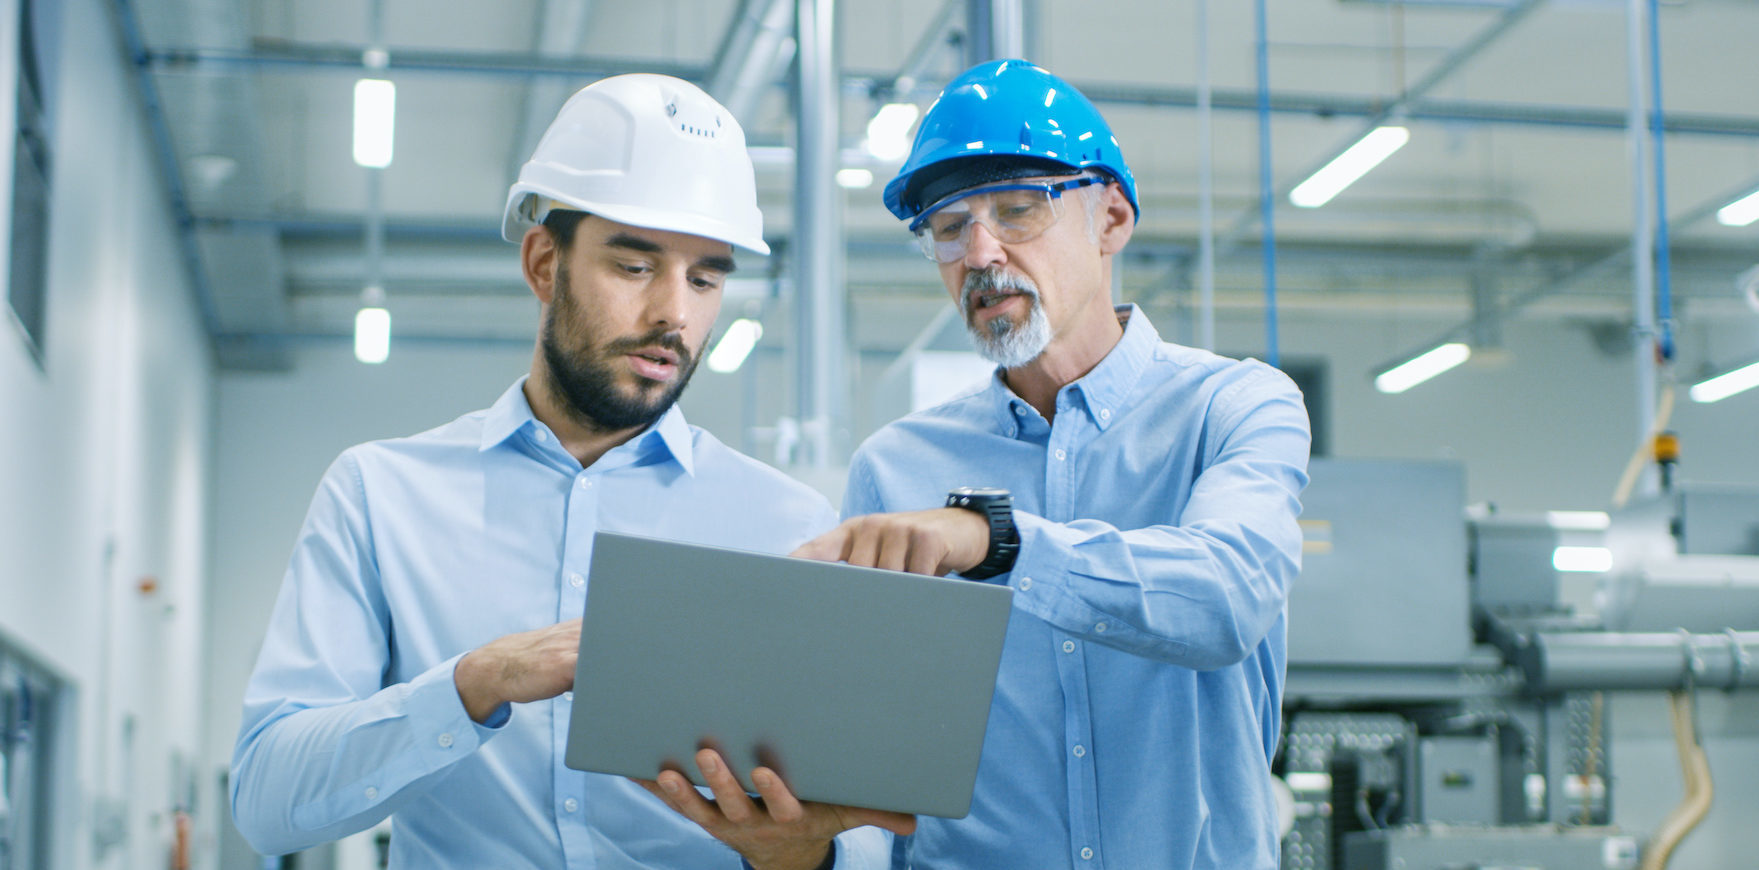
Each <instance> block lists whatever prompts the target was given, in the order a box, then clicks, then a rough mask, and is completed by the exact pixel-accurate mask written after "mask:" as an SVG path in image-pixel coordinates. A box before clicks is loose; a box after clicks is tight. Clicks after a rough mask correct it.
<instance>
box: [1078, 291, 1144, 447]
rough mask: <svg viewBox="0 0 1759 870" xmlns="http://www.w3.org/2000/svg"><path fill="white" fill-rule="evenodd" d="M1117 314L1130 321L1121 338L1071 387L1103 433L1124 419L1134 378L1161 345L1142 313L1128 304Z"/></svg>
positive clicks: (1118, 310)
mask: <svg viewBox="0 0 1759 870" xmlns="http://www.w3.org/2000/svg"><path fill="white" fill-rule="evenodd" d="M1116 310H1117V312H1118V314H1119V315H1120V316H1127V317H1128V318H1129V319H1128V320H1125V321H1124V337H1123V338H1120V339H1118V343H1117V344H1116V345H1115V346H1113V347H1112V349H1111V352H1110V353H1107V354H1106V355H1105V358H1104V359H1102V360H1100V361H1099V365H1096V366H1094V367H1093V371H1090V372H1088V373H1087V374H1086V375H1085V376H1083V377H1082V378H1081V380H1078V381H1076V382H1075V383H1074V384H1073V386H1074V387H1075V388H1076V389H1077V390H1078V391H1079V393H1080V395H1081V398H1082V400H1083V402H1084V403H1085V404H1086V406H1087V414H1088V416H1089V417H1091V418H1092V419H1093V424H1094V425H1095V426H1098V427H1099V428H1100V429H1102V430H1103V429H1106V428H1107V427H1109V426H1111V424H1112V421H1113V420H1116V419H1118V418H1119V417H1121V416H1123V411H1124V410H1125V403H1126V402H1127V401H1128V400H1129V398H1130V391H1131V390H1132V389H1134V388H1135V386H1136V380H1137V378H1139V377H1141V375H1142V370H1143V369H1145V368H1147V367H1148V363H1149V361H1150V360H1152V359H1153V358H1154V349H1155V347H1156V346H1158V345H1159V344H1160V333H1159V332H1158V331H1156V330H1155V328H1154V324H1152V323H1149V322H1148V316H1147V315H1145V314H1143V313H1142V309H1140V308H1137V307H1136V306H1135V305H1134V304H1131V305H1119V306H1117V309H1116Z"/></svg>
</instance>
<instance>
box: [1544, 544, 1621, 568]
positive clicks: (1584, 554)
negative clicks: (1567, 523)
mask: <svg viewBox="0 0 1759 870" xmlns="http://www.w3.org/2000/svg"><path fill="white" fill-rule="evenodd" d="M1551 567H1553V568H1556V569H1557V570H1559V571H1575V572H1580V573H1584V574H1605V573H1606V572H1608V571H1611V570H1612V551H1611V550H1608V549H1607V548H1605V547H1558V548H1557V549H1555V550H1552V551H1551Z"/></svg>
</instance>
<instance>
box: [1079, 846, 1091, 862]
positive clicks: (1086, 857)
mask: <svg viewBox="0 0 1759 870" xmlns="http://www.w3.org/2000/svg"><path fill="white" fill-rule="evenodd" d="M1081 860H1083V861H1092V860H1093V850H1092V849H1089V848H1087V847H1086V846H1082V847H1081Z"/></svg>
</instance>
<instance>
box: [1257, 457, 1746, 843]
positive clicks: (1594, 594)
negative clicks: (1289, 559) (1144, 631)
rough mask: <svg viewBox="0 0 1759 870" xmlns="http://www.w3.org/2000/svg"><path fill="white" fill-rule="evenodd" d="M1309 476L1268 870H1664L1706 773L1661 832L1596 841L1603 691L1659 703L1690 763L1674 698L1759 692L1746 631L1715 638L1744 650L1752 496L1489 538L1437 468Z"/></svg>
mask: <svg viewBox="0 0 1759 870" xmlns="http://www.w3.org/2000/svg"><path fill="white" fill-rule="evenodd" d="M1311 473H1312V482H1311V484H1310V485H1309V487H1308V489H1307V492H1306V494H1305V495H1304V497H1303V505H1304V507H1303V514H1302V527H1303V530H1304V533H1305V542H1304V551H1305V552H1304V556H1303V561H1304V565H1303V571H1302V575H1301V577H1300V579H1299V580H1298V581H1297V583H1296V584H1295V587H1294V588H1293V589H1292V590H1291V593H1290V598H1289V619H1290V622H1289V675H1288V683H1287V687H1286V691H1285V697H1284V708H1283V711H1284V717H1283V718H1284V737H1283V741H1282V743H1281V748H1280V750H1279V754H1278V757H1277V758H1276V760H1275V763H1274V765H1273V770H1274V772H1275V773H1276V775H1277V776H1278V777H1279V778H1280V780H1281V781H1282V783H1283V784H1285V785H1286V786H1287V790H1286V797H1287V800H1286V801H1285V806H1286V808H1287V810H1288V813H1287V816H1288V817H1287V819H1286V825H1287V827H1288V830H1287V833H1286V834H1285V836H1284V838H1283V855H1282V859H1283V865H1282V866H1283V867H1284V868H1286V870H1333V868H1350V870H1379V868H1395V867H1396V868H1402V870H1430V868H1436V870H1440V868H1446V870H1457V868H1478V867H1520V868H1533V870H1577V868H1583V870H1588V868H1591V870H1625V868H1630V870H1636V868H1638V867H1639V866H1642V867H1643V868H1645V870H1647V868H1651V867H1661V866H1665V864H1666V860H1667V853H1668V852H1671V850H1672V849H1673V847H1674V845H1676V844H1677V843H1678V842H1679V840H1680V838H1681V837H1683V836H1684V834H1685V833H1686V832H1687V831H1689V830H1690V828H1691V826H1692V825H1693V824H1695V823H1696V821H1697V817H1701V816H1702V815H1703V809H1705V808H1707V807H1703V806H1697V805H1698V804H1705V805H1707V803H1708V777H1707V773H1706V772H1704V771H1698V770H1694V769H1693V768H1692V767H1691V766H1689V767H1688V769H1687V770H1686V775H1685V780H1686V784H1687V789H1688V792H1689V795H1688V801H1687V804H1684V805H1682V808H1681V810H1679V811H1676V814H1675V815H1674V816H1670V817H1669V819H1668V820H1667V822H1666V823H1664V824H1663V825H1662V830H1657V831H1653V832H1636V831H1628V830H1622V829H1620V828H1619V827H1617V826H1616V825H1614V824H1613V819H1614V817H1613V807H1612V801H1611V789H1610V788H1609V787H1608V783H1609V782H1610V776H1611V771H1612V769H1613V768H1612V765H1613V764H1614V762H1615V759H1613V758H1612V756H1611V751H1610V747H1611V740H1610V723H1609V718H1610V717H1609V716H1608V714H1607V711H1606V709H1605V702H1604V696H1603V694H1602V693H1603V692H1608V691H1623V690H1654V691H1665V692H1669V693H1671V697H1672V698H1673V700H1674V710H1675V714H1676V719H1675V725H1676V729H1677V732H1676V733H1677V735H1678V736H1679V739H1680V741H1681V744H1680V746H1681V752H1682V757H1687V758H1695V759H1696V760H1697V761H1699V762H1702V759H1703V754H1702V752H1701V751H1698V752H1697V754H1696V755H1695V756H1693V755H1692V754H1691V752H1690V750H1695V749H1697V746H1696V738H1695V737H1693V736H1692V721H1691V700H1692V697H1693V692H1695V691H1696V690H1698V689H1720V690H1726V691H1744V690H1749V689H1752V688H1755V687H1759V666H1756V665H1755V662H1754V657H1755V654H1759V631H1752V630H1745V631H1743V630H1737V629H1741V628H1746V629H1754V628H1759V490H1754V489H1738V488H1733V487H1716V488H1712V487H1702V486H1692V487H1685V486H1682V487H1680V488H1677V489H1671V490H1669V491H1667V492H1665V493H1663V494H1662V495H1660V496H1658V497H1654V498H1650V499H1648V500H1646V501H1642V502H1640V503H1634V504H1632V505H1631V506H1629V507H1627V508H1625V509H1623V510H1620V511H1618V512H1615V513H1612V514H1610V515H1608V514H1598V515H1596V514H1587V515H1583V514H1551V515H1537V516H1507V515H1499V514H1498V513H1496V512H1495V511H1492V510H1488V509H1476V510H1468V509H1467V506H1466V504H1465V481H1464V470H1463V468H1462V467H1461V466H1460V465H1459V464H1458V463H1451V462H1404V461H1373V460H1322V459H1316V460H1314V461H1313V463H1312V468H1311ZM1584 577H1586V578H1592V579H1589V580H1586V581H1574V583H1573V585H1572V583H1571V582H1570V581H1571V578H1584ZM1584 584H1585V585H1584ZM1364 602H1373V605H1372V606H1364ZM1700 781H1701V782H1700ZM1694 814H1695V816H1696V817H1694Z"/></svg>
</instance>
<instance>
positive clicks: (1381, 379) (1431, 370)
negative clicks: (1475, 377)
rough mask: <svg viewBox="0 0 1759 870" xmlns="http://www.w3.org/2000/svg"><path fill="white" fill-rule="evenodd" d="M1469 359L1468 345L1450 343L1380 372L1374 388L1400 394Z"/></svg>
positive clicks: (1470, 356)
mask: <svg viewBox="0 0 1759 870" xmlns="http://www.w3.org/2000/svg"><path fill="white" fill-rule="evenodd" d="M1471 358H1472V348H1471V346H1470V345H1468V344H1466V343H1464V342H1459V341H1450V342H1448V343H1447V344H1444V345H1440V346H1438V347H1435V348H1433V349H1431V350H1428V351H1424V352H1423V353H1420V354H1418V355H1417V356H1415V357H1412V358H1411V359H1408V360H1406V361H1404V362H1402V363H1399V364H1398V365H1396V366H1393V367H1392V368H1390V369H1387V370H1386V371H1384V372H1381V373H1380V374H1379V375H1377V376H1375V378H1374V388H1375V389H1377V390H1379V391H1381V392H1383V393H1402V392H1404V391H1406V390H1408V389H1410V388H1412V387H1415V386H1417V385H1418V384H1421V383H1423V382H1424V381H1427V380H1429V379H1430V378H1433V377H1435V376H1436V375H1439V374H1441V373H1442V372H1445V371H1447V370H1448V369H1451V368H1453V367H1454V366H1457V365H1459V364H1460V363H1463V362H1465V361H1466V360H1468V359H1471Z"/></svg>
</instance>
